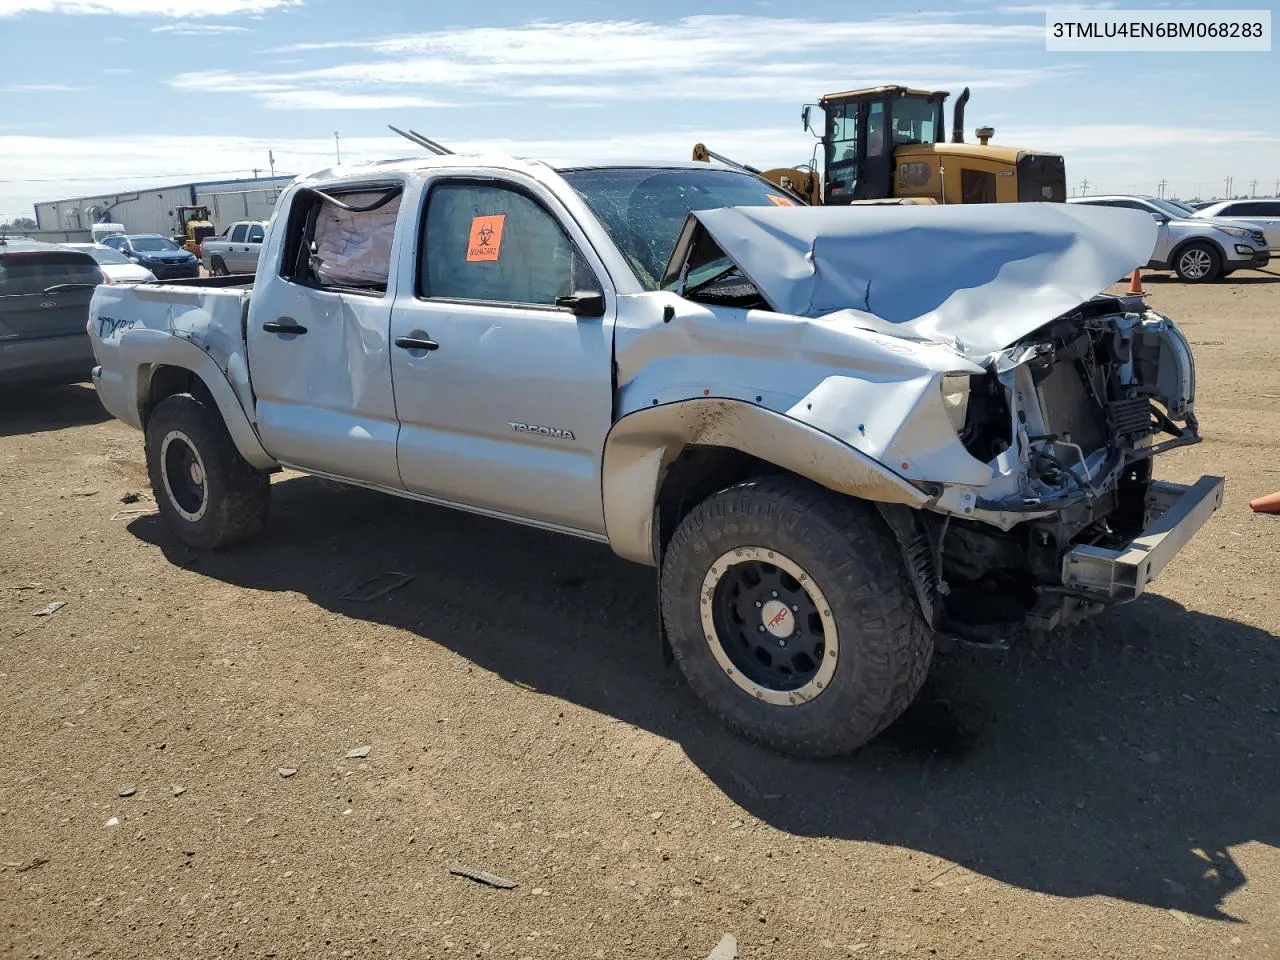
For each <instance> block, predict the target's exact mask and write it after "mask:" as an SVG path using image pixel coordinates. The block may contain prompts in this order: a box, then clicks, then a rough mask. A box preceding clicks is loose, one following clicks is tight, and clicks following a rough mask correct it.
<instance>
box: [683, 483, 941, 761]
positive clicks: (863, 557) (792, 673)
mask: <svg viewBox="0 0 1280 960" xmlns="http://www.w3.org/2000/svg"><path fill="white" fill-rule="evenodd" d="M662 612H663V619H664V622H665V624H666V627H667V633H668V636H669V638H670V641H671V647H672V651H673V653H674V654H675V659H676V662H677V663H678V664H679V666H680V669H681V671H682V673H683V674H684V676H685V678H686V680H687V681H688V682H689V685H690V686H691V687H692V688H693V690H694V692H695V693H696V694H697V695H698V697H699V698H700V699H701V700H702V701H703V703H704V704H706V706H707V707H708V708H709V709H710V711H711V712H712V713H714V714H715V715H716V716H717V717H718V718H719V719H720V720H721V721H722V722H723V723H725V725H726V726H728V727H729V728H730V729H731V730H733V731H734V732H735V733H737V734H738V735H740V736H742V737H744V738H746V739H748V740H751V741H754V742H756V743H760V744H763V745H765V746H768V747H771V748H772V749H775V750H778V751H780V752H783V753H789V754H794V755H798V756H805V757H815V758H820V757H830V756H834V755H838V754H843V753H848V752H851V751H853V750H856V749H857V748H858V747H861V746H862V745H863V744H865V743H866V742H868V741H869V740H871V739H872V738H873V737H875V736H876V735H877V734H879V733H880V732H881V731H882V730H884V729H885V728H886V727H887V726H889V724H891V723H892V722H893V721H894V720H896V719H897V718H898V717H899V716H900V715H901V714H902V712H903V711H904V710H905V709H906V708H907V707H908V706H909V705H910V703H911V701H912V700H913V699H915V696H916V694H917V693H918V692H919V690H920V687H921V685H922V684H923V683H924V679H925V676H926V674H927V673H928V669H929V662H930V660H931V658H932V655H933V631H932V630H931V629H930V628H929V627H928V625H927V624H926V623H925V621H924V618H923V617H922V616H921V614H920V610H919V607H918V606H917V604H916V601H915V599H914V596H913V594H912V591H911V586H910V583H909V580H908V577H907V573H906V571H905V569H904V568H903V566H902V560H901V555H900V553H899V551H898V550H897V548H896V546H895V544H894V541H893V538H892V534H891V533H890V532H889V531H888V529H887V528H886V527H885V525H884V523H883V521H882V520H881V519H880V517H879V515H878V514H877V513H876V512H875V510H874V508H872V507H871V506H870V505H869V504H864V503H860V502H858V501H855V500H851V499H849V498H844V497H840V496H838V495H836V494H833V493H831V492H830V491H827V490H825V489H823V488H821V487H818V486H816V485H814V484H811V483H808V482H807V481H802V480H799V479H796V478H790V477H766V478H761V479H757V480H750V481H746V482H744V483H740V484H738V485H736V486H734V487H730V488H729V489H727V490H723V491H721V492H720V493H717V494H714V495H713V496H711V497H709V498H708V499H706V500H704V501H703V502H702V503H700V504H699V505H698V506H696V507H695V508H694V509H693V510H692V511H691V512H690V513H689V514H688V516H686V517H685V518H684V520H683V521H682V522H681V523H680V525H679V527H678V528H677V530H676V532H675V535H674V536H673V537H672V539H671V543H670V545H669V547H668V550H667V553H666V555H665V557H664V561H663V571H662Z"/></svg>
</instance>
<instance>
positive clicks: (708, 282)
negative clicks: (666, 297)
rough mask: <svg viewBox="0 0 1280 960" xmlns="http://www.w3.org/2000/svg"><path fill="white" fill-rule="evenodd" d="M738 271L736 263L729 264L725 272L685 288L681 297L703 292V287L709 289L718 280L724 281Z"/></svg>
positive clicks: (719, 272) (714, 274)
mask: <svg viewBox="0 0 1280 960" xmlns="http://www.w3.org/2000/svg"><path fill="white" fill-rule="evenodd" d="M737 269H738V265H737V264H736V263H731V264H729V266H727V267H725V268H724V269H723V270H717V271H716V272H715V273H713V274H712V275H711V276H709V277H707V279H705V280H699V281H698V282H697V283H695V284H694V285H693V286H692V287H685V288H684V289H683V290H681V291H680V295H681V296H682V297H687V296H689V294H691V293H696V292H697V291H699V290H701V289H702V288H703V287H707V286H710V285H711V284H713V283H715V282H716V281H717V280H723V279H724V278H725V277H727V276H728V275H729V274H731V273H734V272H736V271H737Z"/></svg>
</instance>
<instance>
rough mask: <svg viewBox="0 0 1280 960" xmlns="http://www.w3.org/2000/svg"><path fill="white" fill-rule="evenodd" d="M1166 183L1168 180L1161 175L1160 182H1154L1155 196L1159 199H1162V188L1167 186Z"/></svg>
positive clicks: (1167, 183)
mask: <svg viewBox="0 0 1280 960" xmlns="http://www.w3.org/2000/svg"><path fill="white" fill-rule="evenodd" d="M1168 185H1169V181H1168V180H1166V179H1165V178H1164V177H1161V178H1160V182H1159V183H1158V184H1156V196H1157V197H1159V198H1160V199H1161V200H1163V199H1164V188H1165V187H1167V186H1168Z"/></svg>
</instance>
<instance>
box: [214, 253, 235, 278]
mask: <svg viewBox="0 0 1280 960" xmlns="http://www.w3.org/2000/svg"><path fill="white" fill-rule="evenodd" d="M209 273H210V274H212V275H213V276H215V277H226V276H230V274H231V271H230V270H228V269H227V264H226V261H224V260H223V259H222V258H221V257H213V258H212V259H211V260H210V261H209Z"/></svg>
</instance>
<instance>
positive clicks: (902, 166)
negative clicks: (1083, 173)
mask: <svg viewBox="0 0 1280 960" xmlns="http://www.w3.org/2000/svg"><path fill="white" fill-rule="evenodd" d="M948 96H950V94H948V93H947V92H946V91H945V90H915V89H912V88H909V87H903V86H881V87H871V88H869V89H865V90H849V91H846V92H844V93H831V94H827V95H826V96H824V97H822V98H820V99H819V100H818V102H817V104H816V106H818V107H820V108H821V109H822V111H823V114H824V117H825V120H824V123H823V126H822V130H821V131H820V132H819V131H818V130H815V129H814V127H813V124H812V122H811V121H812V107H813V106H815V104H806V105H805V107H804V109H803V111H802V112H801V120H802V123H803V125H804V129H806V130H808V131H810V132H811V133H814V134H816V135H817V136H818V143H817V144H816V145H815V147H814V159H813V160H812V161H811V162H810V163H809V164H807V165H804V166H798V167H776V168H773V169H771V170H757V169H755V168H754V167H748V166H746V165H745V164H739V163H735V162H734V161H732V160H729V159H728V158H727V157H724V156H721V155H720V154H717V153H714V152H712V151H711V150H708V149H707V148H706V146H705V145H703V144H701V143H699V144H697V145H695V146H694V148H693V159H694V160H702V161H710V160H712V159H715V160H719V161H721V162H722V163H728V164H730V165H732V166H738V167H744V168H745V169H747V170H751V171H752V172H753V173H758V174H760V175H761V176H763V177H765V178H766V179H768V180H770V181H772V182H773V183H776V184H778V185H779V186H780V187H782V188H783V189H785V190H788V191H789V192H790V193H792V194H793V195H795V196H797V197H799V198H801V199H803V200H805V201H806V202H807V203H810V204H825V205H831V204H845V203H1016V202H1027V201H1039V202H1051V203H1062V202H1065V201H1066V199H1067V174H1066V167H1065V165H1064V163H1063V159H1062V157H1061V155H1059V154H1055V153H1044V152H1042V151H1034V150H1027V149H1025V148H1021V147H1014V146H995V145H992V144H991V143H989V142H988V141H990V139H991V138H992V137H993V136H994V135H995V131H994V130H993V129H992V128H991V127H979V128H978V129H977V131H976V136H977V138H978V142H977V143H966V142H965V139H964V107H965V104H966V103H967V102H968V100H969V88H968V87H965V88H964V90H963V91H962V92H961V94H960V96H959V97H958V98H957V99H956V105H955V114H954V123H953V124H952V135H951V141H950V142H947V139H946V129H945V127H946V121H945V118H944V115H943V106H944V105H945V103H946V101H947V97H948ZM819 151H821V152H822V172H821V173H819V172H818V162H817V155H818V152H819Z"/></svg>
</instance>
